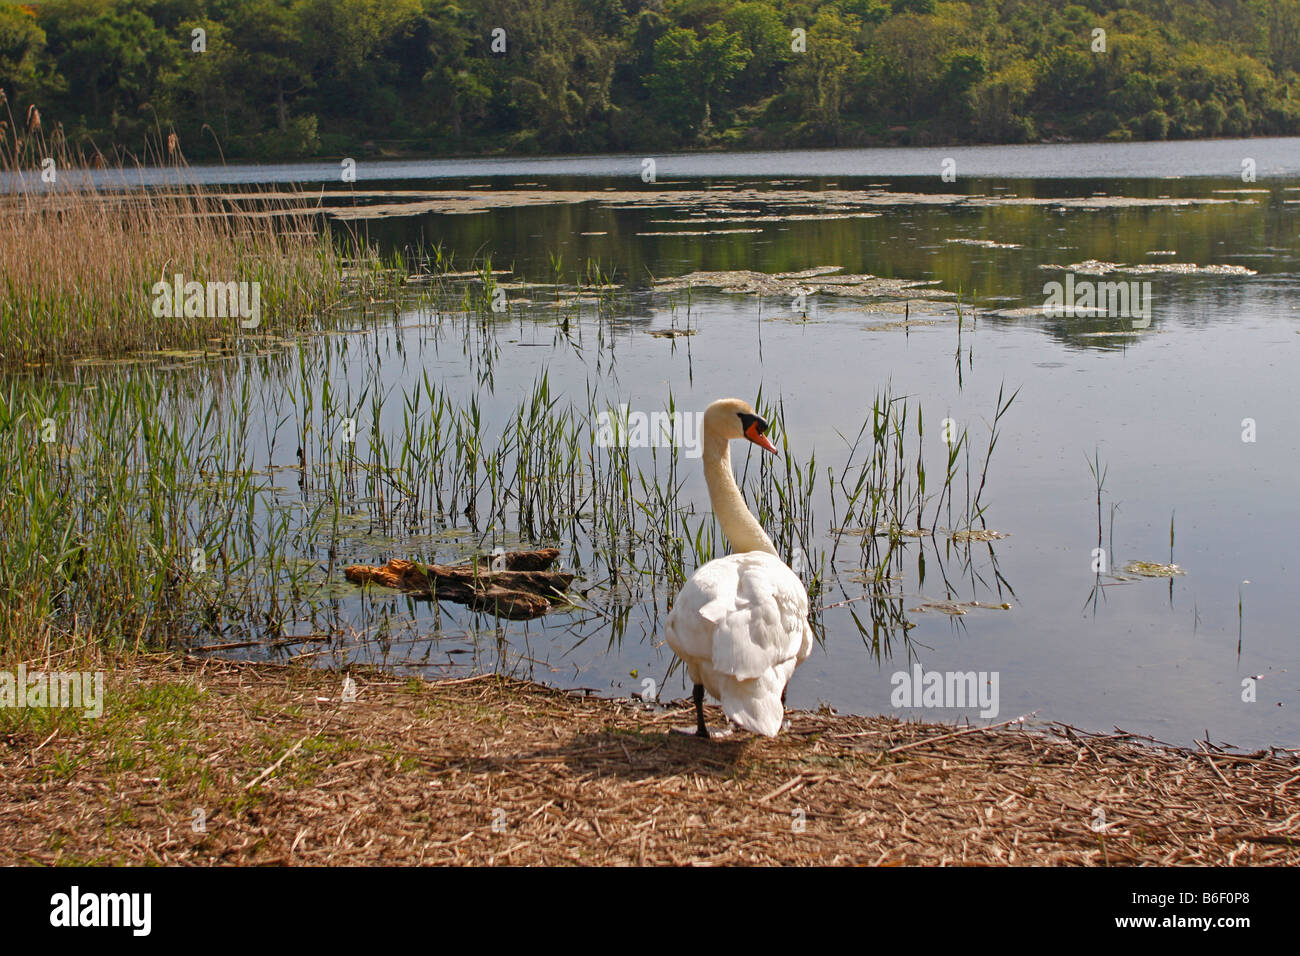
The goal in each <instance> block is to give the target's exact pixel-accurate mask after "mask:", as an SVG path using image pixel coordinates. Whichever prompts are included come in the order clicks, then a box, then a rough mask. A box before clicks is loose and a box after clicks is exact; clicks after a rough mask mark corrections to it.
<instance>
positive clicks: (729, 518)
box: [704, 435, 776, 554]
mask: <svg viewBox="0 0 1300 956" xmlns="http://www.w3.org/2000/svg"><path fill="white" fill-rule="evenodd" d="M704 480H705V482H706V483H707V484H708V486H709V500H710V501H712V502H713V513H714V514H715V515H717V516H718V524H720V525H722V533H723V534H725V535H726V536H727V541H728V542H730V544H731V550H732V551H733V552H734V553H737V554H739V553H742V552H745V551H766V552H767V553H768V554H776V547H775V546H774V545H773V544H772V539H771V538H769V537H768V536H767V532H766V531H764V530H763V526H762V525H761V524H759V523H758V519H757V518H755V517H754V516H753V514H751V513H750V510H749V508H748V507H746V505H745V499H744V497H743V496H742V495H741V494H740V488H739V487H738V486H737V485H736V476H735V475H734V474H732V471H731V448H730V446H729V444H728V443H727V440H726V439H725V438H719V437H717V436H715V435H705V437H704Z"/></svg>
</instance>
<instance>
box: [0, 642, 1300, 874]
mask: <svg viewBox="0 0 1300 956" xmlns="http://www.w3.org/2000/svg"><path fill="white" fill-rule="evenodd" d="M354 677H355V679H356V683H357V699H356V700H355V701H354V702H352V703H344V702H342V701H341V700H340V696H341V693H340V691H341V686H340V685H341V678H340V677H339V675H336V674H329V673H324V672H321V671H316V670H311V669H306V668H297V667H272V666H266V665H250V664H236V663H229V662H216V661H213V662H209V663H203V664H200V663H196V662H194V661H192V660H184V659H179V658H139V659H137V661H136V663H135V664H133V665H132V666H130V667H128V668H125V669H123V670H121V671H115V672H112V673H111V674H110V675H109V682H108V683H109V693H108V694H107V705H106V709H105V716H104V718H103V719H102V720H100V721H80V722H76V721H74V720H73V719H72V718H71V717H70V716H68V715H67V714H66V712H58V711H44V712H39V713H37V712H32V711H0V718H4V719H5V720H6V721H7V723H6V724H4V725H0V726H2V727H3V729H0V754H3V759H0V863H3V864H8V863H56V862H58V863H78V862H103V863H124V864H146V863H168V864H174V863H190V864H214V863H215V864H245V863H270V864H290V863H308V864H372V863H373V864H395V863H397V864H401V863H411V864H413V863H426V864H432V863H438V864H443V863H453V864H455V863H462V864H493V863H495V864H556V863H580V864H606V863H612V864H619V863H622V864H665V863H667V864H685V863H695V864H699V863H729V864H772V863H841V864H867V865H872V864H875V865H897V864H1083V865H1106V864H1110V865H1116V864H1146V863H1151V864H1214V865H1222V864H1290V865H1295V864H1296V863H1298V862H1300V822H1297V821H1300V761H1298V760H1297V754H1296V753H1295V752H1294V751H1272V752H1259V753H1254V754H1242V753H1230V752H1227V751H1225V750H1222V749H1219V748H1216V747H1214V746H1213V745H1210V744H1203V745H1202V749H1201V750H1199V751H1196V750H1180V749H1174V748H1170V747H1167V746H1143V745H1139V744H1138V743H1137V742H1136V741H1135V740H1134V739H1133V738H1132V737H1131V736H1130V735H1124V734H1112V735H1091V734H1083V733H1081V732H1078V731H1076V730H1074V729H1073V728H1067V727H1061V726H1059V725H1055V726H1052V727H1049V728H1046V729H1045V730H1043V729H1040V730H1038V731H1035V732H1026V731H1023V730H1019V729H1013V728H1011V727H1002V728H995V729H991V730H965V729H962V728H954V727H942V726H935V725H927V724H914V723H903V722H900V721H897V720H894V719H892V718H887V717H874V718H861V717H839V716H829V715H824V714H810V713H793V714H792V715H791V716H792V720H793V726H792V728H791V730H790V732H789V733H787V734H784V735H782V736H781V737H779V738H777V739H775V740H766V739H761V738H753V737H750V736H748V735H743V734H738V735H736V736H734V737H732V738H729V739H723V740H717V741H700V740H697V739H694V738H689V737H681V736H678V735H675V734H670V733H667V731H668V729H669V727H670V726H672V725H675V724H682V723H688V722H689V717H690V714H689V711H688V710H687V709H686V708H687V706H688V705H687V703H686V702H685V701H682V702H681V704H680V706H679V707H674V708H668V709H666V710H662V711H658V712H655V711H650V710H648V709H646V708H645V707H644V706H643V705H641V704H639V703H638V702H635V701H631V700H614V701H611V700H604V699H599V698H584V697H581V696H576V695H574V694H567V693H564V692H561V691H557V690H551V689H548V688H544V687H541V686H538V685H535V684H529V683H525V682H521V681H514V680H506V679H500V678H497V677H494V676H491V675H488V676H482V677H471V678H465V679H461V680H456V681H448V682H445V683H441V684H433V685H430V684H423V683H421V682H419V681H401V680H394V679H392V678H386V677H384V676H382V675H367V674H361V673H358V674H355V675H354ZM15 715H24V716H21V717H20V716H15ZM712 719H716V713H715V714H714V715H713V718H712ZM195 808H201V809H203V810H204V811H205V821H206V832H195V830H194V828H193V826H192V823H193V820H194V810H195Z"/></svg>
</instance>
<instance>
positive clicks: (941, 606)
mask: <svg viewBox="0 0 1300 956" xmlns="http://www.w3.org/2000/svg"><path fill="white" fill-rule="evenodd" d="M968 608H980V609H983V610H986V611H1009V610H1011V605H1010V604H1009V603H1008V602H1006V601H1004V602H1002V603H1001V604H985V603H984V602H983V601H925V602H923V603H921V604H918V605H917V606H916V607H911V608H908V609H907V610H908V613H909V614H917V613H920V612H923V611H938V612H939V613H940V614H947V615H949V616H950V617H961V616H962V615H964V614H965V613H966V611H967V609H968Z"/></svg>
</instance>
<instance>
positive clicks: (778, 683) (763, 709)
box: [720, 661, 794, 737]
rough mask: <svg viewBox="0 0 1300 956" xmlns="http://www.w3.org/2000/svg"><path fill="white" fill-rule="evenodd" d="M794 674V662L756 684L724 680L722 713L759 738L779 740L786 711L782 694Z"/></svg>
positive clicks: (763, 677)
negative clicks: (758, 735)
mask: <svg viewBox="0 0 1300 956" xmlns="http://www.w3.org/2000/svg"><path fill="white" fill-rule="evenodd" d="M793 673H794V661H790V662H789V665H788V666H785V665H782V666H780V667H777V668H775V669H774V670H773V671H770V672H768V673H767V674H764V675H763V676H762V677H756V678H754V679H752V680H736V679H735V678H734V677H723V678H722V681H721V683H722V687H721V688H720V690H721V691H722V695H721V698H720V700H721V701H722V712H723V713H724V714H726V715H727V717H728V718H729V719H731V720H732V721H734V722H735V723H737V724H739V725H740V726H741V727H744V728H745V729H746V730H748V731H750V732H751V733H755V734H762V735H763V736H764V737H775V736H776V735H777V734H778V733H780V732H781V724H782V722H783V721H784V720H785V708H784V707H783V706H782V705H781V693H782V691H784V690H785V685H786V682H787V681H788V680H789V679H790V675H791V674H793Z"/></svg>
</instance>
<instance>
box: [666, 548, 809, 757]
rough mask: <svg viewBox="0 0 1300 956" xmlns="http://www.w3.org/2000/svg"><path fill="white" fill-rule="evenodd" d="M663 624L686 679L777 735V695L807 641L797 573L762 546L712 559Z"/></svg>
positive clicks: (726, 709)
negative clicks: (665, 623)
mask: <svg viewBox="0 0 1300 956" xmlns="http://www.w3.org/2000/svg"><path fill="white" fill-rule="evenodd" d="M665 630H666V635H667V638H668V646H669V647H671V648H672V649H673V650H674V651H675V652H676V653H677V656H678V657H680V658H681V659H682V661H683V662H684V663H685V664H686V669H687V672H688V673H689V674H690V677H691V680H692V681H694V682H695V683H697V684H703V685H704V689H705V690H707V691H708V692H709V693H710V694H711V695H712V696H713V697H715V698H716V699H717V700H719V701H721V702H722V710H723V713H725V714H726V715H727V717H729V718H730V719H731V720H733V721H735V722H736V723H737V724H739V725H740V726H741V727H744V728H745V729H746V730H750V731H753V732H754V733H758V734H765V735H766V736H768V737H774V736H776V734H777V733H778V732H779V731H780V729H781V723H782V720H783V718H784V716H785V712H784V708H783V707H782V706H781V694H782V692H783V691H784V690H785V686H786V684H787V683H789V681H790V677H791V675H793V674H794V671H795V668H796V667H798V666H799V664H800V663H802V662H803V661H804V659H805V658H807V657H808V655H809V654H810V653H812V646H813V635H812V628H811V627H810V626H809V625H808V591H807V589H806V588H804V586H803V582H802V581H800V580H799V576H798V575H797V574H795V573H794V572H793V571H792V570H790V568H788V567H787V566H786V565H785V564H784V563H782V561H781V559H780V558H778V557H776V556H775V555H772V554H768V553H767V552H765V551H748V552H745V553H742V554H732V555H728V556H727V557H725V558H718V559H716V560H714V561H710V562H709V563H708V564H706V565H704V566H703V567H701V568H700V569H699V570H697V571H696V572H695V574H693V575H692V576H691V579H690V580H689V581H687V582H686V586H685V587H684V588H682V591H681V593H680V594H679V595H678V596H677V601H676V603H674V604H673V609H672V612H671V613H670V614H669V615H668V621H667V625H666V628H665Z"/></svg>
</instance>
